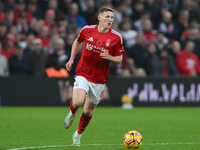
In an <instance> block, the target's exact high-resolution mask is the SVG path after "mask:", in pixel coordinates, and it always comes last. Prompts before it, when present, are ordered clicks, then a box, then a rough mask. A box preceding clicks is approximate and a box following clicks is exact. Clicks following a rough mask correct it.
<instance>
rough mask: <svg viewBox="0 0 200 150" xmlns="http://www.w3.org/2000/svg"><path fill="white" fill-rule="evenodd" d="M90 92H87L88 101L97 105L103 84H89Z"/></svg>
mask: <svg viewBox="0 0 200 150" xmlns="http://www.w3.org/2000/svg"><path fill="white" fill-rule="evenodd" d="M89 86H90V90H89V92H88V97H89V101H90V102H91V103H93V104H99V102H100V101H101V98H102V94H103V91H104V88H105V84H95V83H90V84H89Z"/></svg>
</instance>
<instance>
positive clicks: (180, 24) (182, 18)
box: [176, 10, 189, 41]
mask: <svg viewBox="0 0 200 150" xmlns="http://www.w3.org/2000/svg"><path fill="white" fill-rule="evenodd" d="M188 24H189V11H187V10H181V11H180V12H179V16H178V21H177V22H176V26H177V29H178V31H177V36H178V38H177V40H179V41H180V40H181V35H182V33H183V31H185V30H186V29H187V27H188Z"/></svg>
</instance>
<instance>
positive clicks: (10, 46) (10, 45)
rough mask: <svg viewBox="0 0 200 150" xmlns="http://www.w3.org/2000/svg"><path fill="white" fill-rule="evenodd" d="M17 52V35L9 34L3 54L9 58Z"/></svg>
mask: <svg viewBox="0 0 200 150" xmlns="http://www.w3.org/2000/svg"><path fill="white" fill-rule="evenodd" d="M14 53H15V36H14V35H13V34H8V35H7V36H6V40H5V46H4V48H3V50H2V54H3V55H4V56H6V58H7V60H9V58H10V56H11V55H13V54H14Z"/></svg>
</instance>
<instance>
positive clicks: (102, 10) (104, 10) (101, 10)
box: [98, 7, 114, 15]
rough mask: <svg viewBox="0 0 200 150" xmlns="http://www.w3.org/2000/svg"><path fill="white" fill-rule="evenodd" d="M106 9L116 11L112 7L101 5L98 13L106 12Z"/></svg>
mask: <svg viewBox="0 0 200 150" xmlns="http://www.w3.org/2000/svg"><path fill="white" fill-rule="evenodd" d="M106 11H111V12H114V10H113V9H112V8H110V7H101V8H100V9H99V10H98V15H99V14H100V13H103V12H106Z"/></svg>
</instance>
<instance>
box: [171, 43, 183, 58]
mask: <svg viewBox="0 0 200 150" xmlns="http://www.w3.org/2000/svg"><path fill="white" fill-rule="evenodd" d="M168 50H169V54H170V55H171V56H172V57H173V59H174V61H175V60H176V56H177V55H178V53H180V51H181V44H180V42H178V41H173V42H172V44H171V46H170V47H169V49H168Z"/></svg>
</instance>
